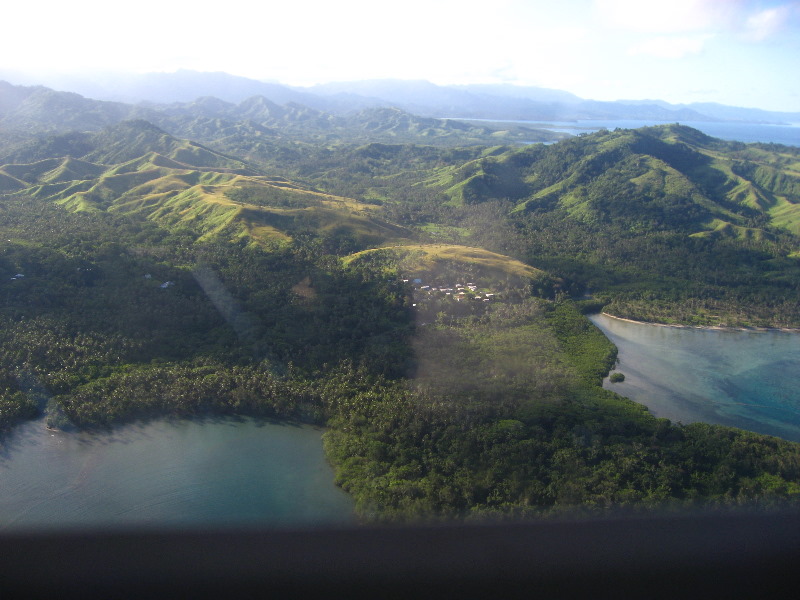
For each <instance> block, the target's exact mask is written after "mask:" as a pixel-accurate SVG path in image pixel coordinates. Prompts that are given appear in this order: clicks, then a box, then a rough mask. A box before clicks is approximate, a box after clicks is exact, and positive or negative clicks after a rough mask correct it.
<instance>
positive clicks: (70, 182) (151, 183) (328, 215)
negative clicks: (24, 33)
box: [0, 121, 408, 252]
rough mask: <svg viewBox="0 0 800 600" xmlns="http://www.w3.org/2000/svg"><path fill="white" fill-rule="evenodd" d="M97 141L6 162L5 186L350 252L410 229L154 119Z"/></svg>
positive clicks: (234, 233) (0, 175) (171, 221)
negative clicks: (79, 151) (73, 153)
mask: <svg viewBox="0 0 800 600" xmlns="http://www.w3.org/2000/svg"><path fill="white" fill-rule="evenodd" d="M90 141H91V144H90V145H91V150H90V151H89V152H87V153H86V154H85V155H84V156H82V157H80V158H75V157H69V156H68V157H58V158H47V159H44V160H39V161H36V162H32V163H27V164H6V165H2V166H0V185H2V186H3V188H5V191H7V192H13V193H16V194H17V195H19V196H20V197H23V196H30V197H34V198H38V199H43V200H49V201H52V202H56V203H58V204H62V205H64V206H65V207H67V208H69V209H71V210H78V211H85V210H101V211H111V212H115V213H122V214H137V215H142V216H144V217H146V218H148V219H151V220H153V221H156V222H158V223H160V224H162V225H164V226H167V227H169V228H173V229H174V228H181V227H185V228H188V229H190V230H192V231H194V232H196V233H197V234H198V235H200V236H201V238H202V239H212V238H214V237H216V236H225V237H226V238H227V239H236V238H242V237H244V238H246V239H248V240H255V241H261V242H265V241H282V242H285V241H287V240H290V239H292V237H294V236H296V235H306V234H308V233H309V232H311V233H313V234H314V235H317V236H319V237H321V238H324V239H329V240H335V243H336V244H338V245H340V246H341V247H342V250H341V251H342V252H347V251H352V250H353V249H358V248H364V247H370V246H374V245H380V244H383V243H386V242H390V241H397V240H399V239H403V238H405V237H407V235H408V232H407V231H406V230H404V229H403V228H402V227H399V226H397V225H393V224H391V223H389V222H387V221H386V220H385V219H382V218H381V216H380V212H381V208H380V207H379V206H375V205H368V204H364V203H360V202H357V201H355V200H352V199H348V198H343V197H339V196H334V195H331V194H325V193H322V192H319V191H317V190H314V189H312V188H310V187H309V186H306V185H302V184H298V183H293V182H291V181H289V180H287V179H285V178H281V177H274V176H265V175H259V174H257V171H255V170H254V169H252V168H250V167H248V166H247V165H246V164H245V163H243V162H242V161H240V160H238V159H234V158H231V157H228V156H225V155H222V154H219V153H217V152H214V151H212V150H209V149H207V148H204V147H203V146H200V145H198V144H195V143H193V142H189V141H186V140H179V139H176V138H174V137H172V136H170V135H168V134H166V133H165V132H163V131H162V130H160V129H158V128H156V127H154V126H152V125H150V124H149V123H145V122H138V121H137V122H130V123H124V124H122V125H119V126H117V127H114V128H112V129H110V130H106V131H103V132H102V133H100V134H97V135H95V136H93V137H92V138H91V140H90ZM142 151H144V152H145V153H144V154H140V155H137V152H142ZM118 160H119V161H121V162H114V161H118ZM332 243H333V242H332Z"/></svg>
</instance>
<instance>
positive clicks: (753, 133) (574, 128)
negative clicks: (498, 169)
mask: <svg viewBox="0 0 800 600" xmlns="http://www.w3.org/2000/svg"><path fill="white" fill-rule="evenodd" d="M458 120H460V121H482V122H492V123H519V124H520V125H527V126H530V127H533V128H535V129H546V130H548V131H555V132H559V133H570V134H572V135H579V134H581V133H594V132H595V131H599V130H600V129H608V130H609V131H613V130H614V129H617V128H619V129H638V128H639V127H651V126H653V125H666V124H668V123H669V122H666V121H653V120H583V121H509V120H506V121H497V120H493V119H458ZM676 122H678V123H680V124H681V125H686V126H687V127H691V128H693V129H697V130H699V131H702V132H703V133H705V134H706V135H710V136H711V137H715V138H719V139H722V140H728V141H738V142H745V143H751V142H762V143H765V144H768V143H774V144H785V145H788V146H800V123H791V124H781V125H776V124H769V123H740V122H734V121H676Z"/></svg>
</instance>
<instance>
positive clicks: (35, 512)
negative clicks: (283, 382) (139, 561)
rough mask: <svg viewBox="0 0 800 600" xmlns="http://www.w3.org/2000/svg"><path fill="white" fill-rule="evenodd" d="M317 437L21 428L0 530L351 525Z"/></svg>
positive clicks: (11, 453)
mask: <svg viewBox="0 0 800 600" xmlns="http://www.w3.org/2000/svg"><path fill="white" fill-rule="evenodd" d="M321 433H322V432H321V431H320V430H318V429H314V428H312V427H296V426H291V425H283V424H275V423H265V422H260V421H255V420H251V419H214V420H209V421H192V420H188V421H187V420H175V421H170V420H160V421H153V422H150V423H144V424H132V425H126V426H123V427H120V428H118V429H115V430H113V431H110V432H101V433H87V432H81V433H65V432H59V431H49V430H47V429H46V428H45V427H44V424H43V422H42V421H41V420H40V421H35V422H31V423H26V424H24V425H22V426H20V427H18V428H17V429H16V430H14V431H13V432H12V433H11V434H10V435H7V436H6V437H5V439H4V441H3V443H2V446H0V529H19V528H47V527H88V528H98V527H100V528H107V527H128V526H136V527H141V526H152V527H160V528H163V527H172V528H180V527H220V526H265V527H306V526H317V525H340V524H347V523H352V522H353V520H354V516H353V514H354V513H353V501H352V499H351V498H350V497H349V496H347V494H345V493H344V492H343V491H342V490H341V489H339V488H337V487H336V486H335V485H334V483H333V471H332V469H331V467H330V465H328V463H327V462H326V461H325V457H324V454H323V450H322V443H321Z"/></svg>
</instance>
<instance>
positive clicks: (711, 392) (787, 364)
mask: <svg viewBox="0 0 800 600" xmlns="http://www.w3.org/2000/svg"><path fill="white" fill-rule="evenodd" d="M591 319H592V321H593V322H594V323H595V325H597V326H598V327H599V328H600V329H601V330H602V331H603V333H605V334H606V335H607V336H608V337H609V339H611V341H612V342H614V343H615V344H616V345H617V348H619V365H618V367H617V370H618V371H620V372H622V373H623V374H624V375H625V381H624V382H623V383H616V384H612V383H609V382H608V381H607V380H606V382H605V387H607V388H609V389H612V390H614V391H615V392H618V393H619V394H622V395H624V396H627V397H628V398H630V399H632V400H635V401H636V402H640V403H641V404H644V405H645V406H647V407H648V408H649V409H650V412H651V413H653V414H654V415H655V416H657V417H666V418H668V419H670V420H672V421H675V422H682V423H690V422H694V421H704V422H707V423H716V424H720V425H730V426H733V427H741V428H742V429H748V430H750V431H757V432H759V433H766V434H770V435H776V436H780V437H782V438H785V439H788V440H793V441H800V387H798V385H797V379H798V376H799V375H800V334H797V333H784V332H780V331H736V330H713V329H695V328H679V327H662V326H658V325H649V324H644V323H631V322H627V321H622V320H619V319H614V318H611V317H608V316H605V315H595V316H593V317H591Z"/></svg>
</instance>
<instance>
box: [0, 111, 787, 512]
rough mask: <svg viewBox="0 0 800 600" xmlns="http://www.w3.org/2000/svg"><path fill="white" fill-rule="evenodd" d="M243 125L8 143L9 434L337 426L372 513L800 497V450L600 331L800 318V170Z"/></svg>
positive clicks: (702, 149) (0, 349) (365, 125)
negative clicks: (622, 390) (624, 322)
mask: <svg viewBox="0 0 800 600" xmlns="http://www.w3.org/2000/svg"><path fill="white" fill-rule="evenodd" d="M262 100H263V99H262ZM102 108H103V110H104V111H107V110H110V108H111V107H109V106H104V107H102ZM117 108H119V107H117ZM245 108H248V109H249V110H250V111H251V113H250V114H252V115H256V114H260V115H261V116H262V117H263V119H265V121H264V122H266V119H267V117H266V116H264V115H266V114H267V113H269V115H271V116H270V117H269V123H270V126H269V127H275V128H276V129H274V130H273V129H270V128H268V127H266V126H265V125H264V124H263V123H261V124H258V123H256V122H255V121H252V122H244V121H236V122H228V123H223V122H222V121H220V120H219V119H209V118H200V117H198V116H196V115H195V116H191V115H190V114H189V113H181V116H180V118H177V117H174V115H173V116H170V115H169V114H167V113H166V112H162V113H157V114H156V113H154V119H156V120H158V121H159V125H162V126H164V127H165V128H168V129H169V128H170V127H171V128H172V129H169V131H173V132H174V131H178V130H180V131H184V132H185V131H194V132H198V135H196V136H193V137H195V139H201V140H202V141H203V144H204V145H200V144H198V143H196V142H190V141H187V140H182V139H179V138H177V137H174V136H173V135H171V134H170V133H168V132H167V131H168V129H160V128H159V127H156V126H154V125H152V124H151V123H149V122H145V121H133V122H126V123H122V124H118V125H116V126H114V127H112V128H109V129H106V130H103V131H101V132H99V133H97V132H96V133H86V132H85V131H84V132H69V133H63V132H62V133H57V134H54V135H48V136H45V137H42V138H31V137H29V136H25V135H22V134H21V133H19V134H18V135H19V136H18V137H13V136H12V138H10V139H9V141H8V142H7V143H6V145H5V146H4V147H3V150H2V151H3V156H4V157H5V158H3V159H2V160H0V191H2V193H3V194H5V195H3V196H0V427H2V428H8V427H11V426H13V425H14V424H15V423H17V422H19V421H20V420H23V419H29V418H32V417H34V416H35V415H37V414H42V413H44V414H46V415H47V419H48V423H50V424H51V425H53V426H59V427H81V428H91V427H107V426H113V425H114V424H116V423H120V422H123V421H125V420H130V419H145V418H154V417H158V416H161V415H165V414H172V415H181V416H189V415H200V414H206V413H209V412H211V413H232V414H247V415H258V416H264V417H269V418H280V419H289V420H297V421H307V422H314V423H318V424H324V425H326V426H327V428H328V430H327V433H326V434H325V438H324V439H325V448H326V452H327V454H328V457H329V459H330V461H331V463H332V464H333V466H334V468H335V471H336V479H337V482H338V483H339V484H340V485H341V486H342V487H343V488H344V489H346V490H347V491H348V492H349V493H351V494H352V495H353V496H354V497H355V499H356V501H357V507H358V510H359V512H360V514H362V515H363V516H364V517H365V518H375V519H410V518H442V517H447V518H461V519H467V518H484V517H498V516H499V517H518V516H541V515H551V514H561V513H562V512H563V511H567V510H575V509H576V508H580V509H581V510H585V511H587V512H599V511H604V510H607V509H610V508H614V507H619V506H629V507H648V508H649V507H654V506H665V505H666V506H680V507H685V506H694V505H700V504H712V505H716V506H731V505H737V504H751V503H756V504H759V505H763V506H776V505H781V504H783V503H790V502H796V501H797V499H798V498H800V446H799V445H797V444H793V443H789V442H785V441H781V440H778V439H775V438H771V437H768V436H762V435H756V434H751V433H746V432H743V431H739V430H734V429H729V428H724V427H717V426H710V425H704V424H692V425H687V426H680V425H674V424H672V423H670V422H669V421H666V420H664V419H656V418H654V417H653V416H652V415H650V414H649V413H648V412H647V410H646V409H644V408H643V407H642V406H641V405H638V404H635V403H633V402H631V401H629V400H627V399H625V398H623V397H621V396H619V395H617V394H614V393H612V392H610V391H608V390H604V389H603V388H602V386H601V384H602V381H603V379H604V378H605V377H606V376H607V375H608V374H609V372H610V371H611V369H612V368H613V366H614V364H615V362H616V348H615V347H614V346H613V344H611V342H609V341H608V340H607V339H606V338H605V337H604V336H603V335H602V333H601V332H600V331H599V330H598V329H597V328H596V327H594V326H593V325H592V324H591V322H590V321H588V320H587V319H586V318H585V316H584V315H583V314H582V311H584V312H586V311H589V310H597V309H599V308H601V307H605V310H607V311H609V312H611V313H613V314H617V315H621V316H626V317H629V318H637V319H643V320H657V321H662V322H684V323H692V324H715V325H716V324H719V323H726V324H729V325H734V324H735V325H773V326H775V325H780V326H797V325H798V324H800V309H798V306H797V301H796V300H797V294H798V291H800V263H799V262H798V261H799V260H800V258H798V257H799V256H800V244H798V238H797V228H798V226H800V225H798V223H800V217H798V215H800V212H798V210H795V209H796V207H797V206H798V205H800V197H799V196H798V184H797V182H798V178H800V171H799V170H798V164H800V158H798V155H797V151H796V150H794V149H790V148H783V147H766V146H760V145H750V146H746V145H743V144H734V143H725V142H721V141H719V140H713V139H711V138H707V137H706V136H703V135H702V134H699V132H695V131H693V130H690V129H687V128H683V127H679V126H665V127H661V128H649V129H643V130H638V131H617V132H600V133H598V134H595V135H590V136H583V137H580V138H576V139H571V140H568V141H564V142H561V143H558V144H554V145H551V146H543V145H530V146H525V147H517V148H513V147H507V146H496V145H491V146H489V145H487V146H478V145H464V146H463V147H450V146H448V145H447V144H453V143H455V142H458V143H459V144H467V143H469V144H472V143H475V142H476V141H478V140H482V142H483V143H486V138H485V136H486V135H489V136H494V133H492V132H488V133H487V132H481V131H479V128H477V129H476V128H472V127H466V128H464V127H461V126H459V125H458V124H454V123H449V122H441V121H436V120H425V119H416V118H411V117H410V116H409V115H406V114H405V113H401V112H399V111H388V112H387V111H383V112H381V111H377V112H376V111H372V112H369V113H368V114H362V115H361V116H359V117H352V118H351V121H352V122H350V123H349V124H345V123H346V121H347V119H345V120H344V121H342V120H339V119H338V118H337V119H334V118H332V117H330V115H328V116H326V115H323V114H321V113H317V112H316V111H312V110H310V109H303V107H296V106H293V107H283V108H281V107H276V106H275V105H271V103H269V102H268V101H266V100H263V101H258V100H254V101H253V102H250V103H249V105H248V106H247V107H245ZM175 110H176V111H177V112H179V113H180V112H181V111H183V110H185V111H190V108H187V107H184V108H182V109H177V108H176V109H175ZM97 111H99V112H98V113H97V114H107V112H103V111H101V110H100V108H97ZM190 117H191V118H190ZM343 119H344V118H343ZM279 125H280V127H279ZM55 127H56V125H55V124H49V125H47V127H45V129H52V128H55ZM348 128H349V131H350V137H347V136H345V135H343V134H342V135H339V134H338V133H337V132H339V133H341V131H343V130H345V129H348ZM39 131H41V130H39ZM325 131H327V132H328V133H324V132H325ZM518 133H520V135H523V133H521V132H518ZM494 137H496V136H494ZM494 137H493V139H494ZM500 137H501V138H503V139H508V138H507V137H504V136H500ZM511 137H512V138H513V136H511ZM427 138H430V139H431V140H433V141H436V143H437V144H438V145H419V143H420V141H423V140H425V139H427ZM387 139H394V140H402V141H410V142H413V143H404V144H388V143H386V141H387ZM348 142H355V143H348ZM493 143H497V142H496V141H495V142H493ZM238 156H241V157H244V158H237V157H238ZM245 159H246V160H245ZM267 166H268V167H269V170H267V169H266V167H267ZM416 280H419V281H416ZM587 292H588V294H587ZM611 378H612V381H613V380H619V381H621V380H622V379H623V378H624V377H623V376H622V374H621V373H614V374H612V375H611Z"/></svg>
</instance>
